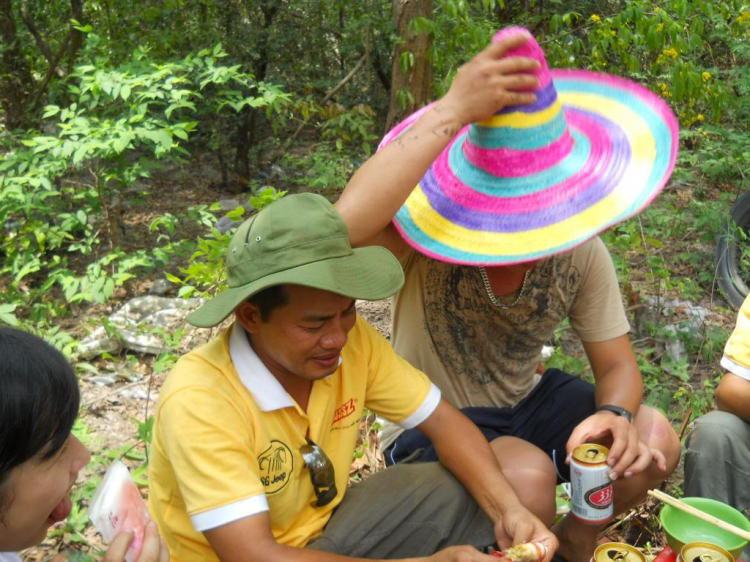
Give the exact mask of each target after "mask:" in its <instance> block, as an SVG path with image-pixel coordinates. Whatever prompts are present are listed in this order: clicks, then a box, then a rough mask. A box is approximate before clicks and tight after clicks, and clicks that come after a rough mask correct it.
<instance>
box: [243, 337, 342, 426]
mask: <svg viewBox="0 0 750 562" xmlns="http://www.w3.org/2000/svg"><path fill="white" fill-rule="evenodd" d="M229 355H230V356H231V357H232V363H234V368H235V369H237V374H239V376H240V380H241V381H242V384H243V385H244V386H245V388H247V390H248V391H249V392H250V394H252V395H253V398H255V402H256V403H257V404H258V407H260V410H261V411H262V412H271V411H273V410H281V409H282V408H294V406H295V402H294V399H293V398H292V397H291V396H289V393H288V392H287V391H286V390H284V387H283V386H281V383H280V382H279V381H278V380H277V379H276V377H274V376H273V374H272V373H271V371H269V370H268V367H266V366H265V364H264V363H263V361H261V360H260V357H258V355H257V353H255V350H254V349H253V346H251V345H250V340H249V339H248V337H247V332H245V328H243V327H242V326H241V325H240V323H239V322H235V323H234V324H233V325H232V333H231V334H230V335H229ZM341 363H342V358H341V357H339V366H340V365H341ZM330 376H332V374H331V375H328V377H330ZM328 377H326V378H328Z"/></svg>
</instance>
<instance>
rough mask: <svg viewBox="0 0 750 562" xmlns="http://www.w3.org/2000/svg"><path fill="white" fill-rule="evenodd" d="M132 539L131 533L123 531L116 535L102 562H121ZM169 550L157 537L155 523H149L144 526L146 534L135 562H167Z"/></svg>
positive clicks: (157, 531) (157, 530) (157, 532)
mask: <svg viewBox="0 0 750 562" xmlns="http://www.w3.org/2000/svg"><path fill="white" fill-rule="evenodd" d="M133 537H134V534H133V531H123V532H122V533H120V534H118V535H117V536H116V537H115V538H114V540H113V541H112V544H110V545H109V548H108V549H107V553H106V554H105V555H104V561H103V562H123V560H125V555H126V554H127V552H128V548H129V547H130V543H131V542H132V540H133ZM168 561H169V549H167V545H166V544H165V543H164V540H163V539H162V538H161V537H160V536H159V529H158V527H157V526H156V523H155V522H153V521H151V522H150V523H149V524H148V525H147V526H146V534H145V536H144V538H143V547H142V548H141V553H140V555H139V556H138V560H137V562H168Z"/></svg>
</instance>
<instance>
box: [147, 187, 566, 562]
mask: <svg viewBox="0 0 750 562" xmlns="http://www.w3.org/2000/svg"><path fill="white" fill-rule="evenodd" d="M227 266H228V284H229V288H228V289H227V290H226V291H224V292H223V293H221V294H220V295H218V296H217V297H216V298H214V299H212V300H211V301H210V302H208V303H206V304H205V305H204V306H203V307H201V308H200V309H198V310H197V311H196V312H194V313H193V314H192V315H191V316H190V322H191V323H193V324H195V325H197V326H202V327H210V326H216V325H218V324H220V323H221V322H222V321H223V320H224V319H225V318H227V317H228V316H229V315H230V314H234V319H235V321H234V324H233V325H232V326H231V328H229V329H228V330H227V331H225V332H224V333H223V334H221V335H220V336H219V337H217V338H216V339H214V340H213V341H211V342H210V343H208V344H206V345H204V346H203V347H200V348H198V349H196V350H194V351H193V352H191V353H189V354H187V355H186V356H184V357H183V358H181V359H180V361H179V362H178V363H177V365H176V366H175V368H174V370H173V371H172V372H171V373H170V374H169V376H168V377H167V380H166V382H165V384H164V386H163V388H162V390H161V394H160V397H159V403H158V407H157V412H156V422H155V428H154V442H153V448H152V454H151V461H150V484H151V496H150V504H151V510H152V512H153V515H154V517H155V519H156V521H157V522H158V524H159V528H160V531H161V533H162V536H163V537H164V538H165V540H166V542H167V544H168V546H169V550H170V553H171V556H172V558H173V559H174V560H178V561H192V560H195V561H197V560H201V561H204V560H223V561H227V562H233V561H238V562H239V561H242V562H255V561H257V562H261V561H263V562H268V561H285V562H286V561H292V562H294V561H313V562H315V561H321V562H323V561H336V560H361V559H363V558H366V559H374V558H388V559H393V558H406V557H416V556H428V557H429V558H421V559H429V560H434V561H436V562H437V561H452V560H455V561H458V560H477V561H481V560H487V561H488V562H489V560H493V559H494V558H491V557H489V556H487V555H485V554H481V553H480V552H479V551H478V550H476V549H475V548H473V547H478V548H482V547H485V546H487V545H490V544H492V543H494V542H495V541H498V542H499V543H500V544H501V545H502V546H505V547H507V546H510V545H511V544H512V543H517V542H521V541H528V540H532V539H533V540H540V541H543V542H544V543H545V544H546V545H548V547H549V550H548V554H547V556H546V559H545V562H549V560H550V558H551V556H552V552H553V551H554V549H555V547H556V540H555V538H554V536H553V535H552V534H551V533H550V532H549V531H548V530H547V529H546V528H545V527H544V525H543V524H542V523H541V522H540V521H539V520H538V519H537V518H536V517H535V516H534V515H533V514H532V513H530V512H529V511H528V510H526V509H525V508H524V507H522V506H521V503H520V501H519V500H518V498H517V497H516V496H515V494H514V492H513V490H512V489H511V488H510V486H509V485H508V483H507V482H506V481H505V479H504V477H503V475H502V472H501V470H500V468H499V465H498V463H497V461H496V459H495V456H494V455H493V453H492V451H491V450H490V447H489V444H488V443H487V441H486V440H485V439H484V437H483V436H482V434H481V433H480V432H479V430H478V429H477V428H476V427H475V426H474V425H473V424H472V423H471V422H469V421H468V419H466V418H465V417H464V416H463V415H462V414H461V413H460V412H458V410H456V409H455V408H453V407H452V406H450V405H449V404H448V403H447V402H445V401H444V400H442V399H441V396H440V392H439V391H438V390H437V388H436V387H435V386H434V385H432V384H431V383H430V381H429V379H427V377H426V376H425V375H424V374H422V373H421V372H419V371H417V370H416V369H414V368H413V367H411V366H410V365H409V364H408V363H407V362H406V361H404V360H403V359H401V358H400V357H398V356H397V355H396V354H395V353H394V352H393V350H392V349H391V347H390V345H389V344H388V342H386V341H385V340H384V339H383V338H382V337H381V336H380V335H379V334H378V333H377V332H376V331H375V330H374V329H373V328H372V327H370V326H369V325H367V323H366V322H365V321H364V320H362V319H361V318H359V317H358V316H357V313H356V309H355V300H354V299H355V298H363V299H382V298H385V297H387V296H389V295H391V294H393V293H394V292H395V291H397V290H398V289H399V288H400V287H401V285H402V283H403V273H402V271H401V268H400V266H399V264H398V261H397V260H396V259H395V257H394V256H393V255H392V254H391V253H390V252H388V251H387V250H385V249H383V248H380V247H370V248H361V249H356V250H353V249H352V248H351V246H350V244H349V239H348V233H347V229H346V226H345V224H344V222H343V220H342V218H341V216H340V215H339V214H338V212H337V211H336V210H335V209H334V207H333V206H332V205H331V204H330V203H329V202H328V201H327V200H326V199H325V198H323V197H321V196H318V195H312V194H300V195H292V196H288V197H285V198H283V199H281V200H280V201H277V202H275V203H273V204H272V205H270V206H269V207H267V208H266V209H264V210H263V211H261V212H260V213H259V214H258V215H256V216H255V217H253V218H252V219H250V220H248V221H246V222H245V223H243V224H242V225H241V226H240V227H239V229H238V230H237V232H236V233H235V235H234V237H233V238H232V241H231V243H230V246H229V252H228V258H227ZM364 408H368V409H370V410H371V411H373V412H376V413H378V414H379V415H381V416H383V417H385V418H387V419H389V420H391V421H393V422H395V423H398V424H400V425H401V426H403V427H405V428H411V427H419V428H420V429H421V430H423V431H424V432H425V433H426V434H428V435H429V436H430V438H431V439H432V440H433V442H434V443H435V444H436V447H437V450H438V452H439V454H440V458H441V460H442V464H440V463H424V464H414V465H403V466H398V467H394V468H389V469H387V470H385V471H382V472H380V473H378V474H376V475H374V476H372V477H371V478H369V479H367V480H366V481H365V482H363V483H361V484H358V485H355V486H354V487H352V488H351V489H349V490H348V489H347V481H348V476H349V467H350V464H351V461H352V458H353V452H354V448H355V446H356V443H357V436H358V430H359V420H360V419H361V417H362V413H363V410H364ZM443 466H445V467H446V468H447V469H448V470H445V468H443ZM449 471H450V472H449ZM450 473H452V474H453V475H455V478H454V476H452V475H451V474H450ZM456 478H457V479H458V480H456ZM459 481H460V483H459ZM461 484H463V485H461ZM467 489H468V492H469V493H467V491H466V490H467ZM472 496H473V498H472ZM451 545H472V546H471V547H470V546H458V547H451ZM446 547H451V548H447V549H446V550H442V552H439V553H438V554H434V553H436V552H437V551H440V550H441V549H444V548H446ZM331 553H334V554H331ZM342 555H343V556H342ZM348 557H351V558H348ZM411 559H414V558H411Z"/></svg>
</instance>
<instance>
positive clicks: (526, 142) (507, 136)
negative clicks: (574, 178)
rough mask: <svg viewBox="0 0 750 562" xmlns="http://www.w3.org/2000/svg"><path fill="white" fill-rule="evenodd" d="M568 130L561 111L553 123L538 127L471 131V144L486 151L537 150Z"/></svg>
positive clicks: (490, 128)
mask: <svg viewBox="0 0 750 562" xmlns="http://www.w3.org/2000/svg"><path fill="white" fill-rule="evenodd" d="M566 128H567V124H566V122H565V113H564V112H563V110H562V109H561V110H560V111H559V112H558V114H557V115H556V116H555V118H554V119H552V121H549V122H547V123H544V124H543V125H538V126H536V127H525V128H516V127H482V126H481V125H479V124H476V125H475V126H474V127H471V128H470V129H469V142H470V143H471V144H473V145H475V146H479V147H481V148H485V149H497V148H510V149H513V150H537V149H539V148H544V147H546V146H549V145H550V144H552V143H553V142H555V141H556V140H558V139H559V138H560V137H561V136H562V135H563V134H564V133H565V129H566Z"/></svg>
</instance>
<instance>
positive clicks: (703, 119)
mask: <svg viewBox="0 0 750 562" xmlns="http://www.w3.org/2000/svg"><path fill="white" fill-rule="evenodd" d="M695 119H696V120H697V121H705V120H706V117H705V116H704V115H703V114H702V113H699V114H698V115H697V116H696V117H695Z"/></svg>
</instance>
